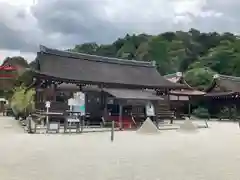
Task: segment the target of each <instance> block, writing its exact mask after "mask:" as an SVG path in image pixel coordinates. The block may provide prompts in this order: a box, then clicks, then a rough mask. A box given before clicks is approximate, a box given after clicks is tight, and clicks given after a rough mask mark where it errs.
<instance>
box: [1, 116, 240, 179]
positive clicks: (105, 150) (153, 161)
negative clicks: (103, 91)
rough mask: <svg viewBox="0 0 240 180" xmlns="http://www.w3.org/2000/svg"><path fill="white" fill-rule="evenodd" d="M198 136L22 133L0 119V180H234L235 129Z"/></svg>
mask: <svg viewBox="0 0 240 180" xmlns="http://www.w3.org/2000/svg"><path fill="white" fill-rule="evenodd" d="M209 125H210V128H208V129H199V130H198V132H191V133H187V132H179V131H176V130H165V131H162V132H160V133H159V134H154V135H142V134H138V133H136V132H133V131H123V132H116V133H115V140H114V142H111V141H110V132H101V133H86V134H78V135H75V134H72V135H68V134H67V135H64V134H59V135H57V134H52V135H44V134H26V133H24V132H23V130H22V128H21V127H20V126H19V125H18V123H17V121H14V120H12V119H11V118H5V117H0V179H1V180H67V179H71V180H75V179H81V180H215V179H216V180H239V177H240V171H239V167H240V129H239V127H238V124H234V123H224V122H222V123H219V122H211V123H209Z"/></svg>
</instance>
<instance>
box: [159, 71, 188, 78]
mask: <svg viewBox="0 0 240 180" xmlns="http://www.w3.org/2000/svg"><path fill="white" fill-rule="evenodd" d="M182 76H183V73H182V72H180V71H178V72H175V73H171V74H165V75H164V76H163V77H165V78H173V77H182Z"/></svg>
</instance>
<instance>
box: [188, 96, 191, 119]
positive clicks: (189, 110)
mask: <svg viewBox="0 0 240 180" xmlns="http://www.w3.org/2000/svg"><path fill="white" fill-rule="evenodd" d="M188 117H189V119H190V117H191V100H190V98H189V101H188Z"/></svg>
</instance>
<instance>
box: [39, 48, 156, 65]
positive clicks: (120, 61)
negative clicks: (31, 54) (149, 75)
mask: <svg viewBox="0 0 240 180" xmlns="http://www.w3.org/2000/svg"><path fill="white" fill-rule="evenodd" d="M40 52H42V53H46V54H52V55H56V56H62V57H68V58H76V59H80V58H82V59H84V60H89V61H99V62H104V63H116V64H122V65H133V66H145V67H155V65H154V63H153V62H146V61H137V60H127V59H119V58H112V57H105V56H98V55H91V54H85V53H77V52H70V51H69V52H68V51H61V50H57V49H51V48H48V47H46V46H43V45H40Z"/></svg>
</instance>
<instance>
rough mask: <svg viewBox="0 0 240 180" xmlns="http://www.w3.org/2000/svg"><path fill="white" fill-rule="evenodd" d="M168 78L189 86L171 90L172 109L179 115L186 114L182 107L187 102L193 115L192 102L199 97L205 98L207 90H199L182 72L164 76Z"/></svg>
mask: <svg viewBox="0 0 240 180" xmlns="http://www.w3.org/2000/svg"><path fill="white" fill-rule="evenodd" d="M164 77H165V78H166V79H167V80H169V81H171V82H173V83H179V84H182V85H185V86H186V87H188V89H180V90H171V91H170V92H169V94H170V96H169V99H170V104H171V107H172V109H174V110H175V113H176V116H177V117H182V116H184V113H183V111H184V110H182V109H181V108H183V107H184V106H185V105H186V104H188V116H189V117H190V115H191V102H192V101H196V100H198V99H199V98H203V97H204V95H205V94H206V92H204V91H199V90H197V89H195V88H194V87H192V86H190V85H189V84H188V83H187V82H186V81H185V79H184V76H183V73H182V72H177V73H174V74H168V75H165V76H164Z"/></svg>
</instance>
